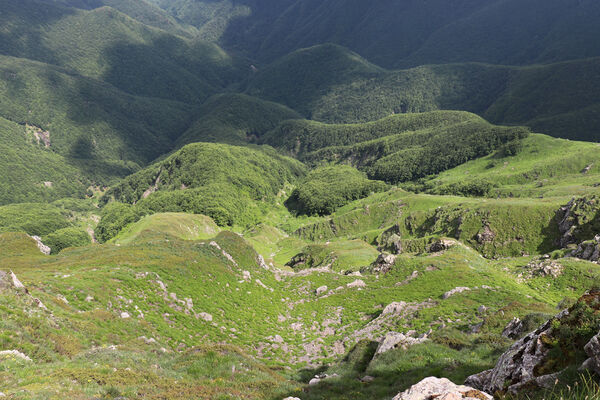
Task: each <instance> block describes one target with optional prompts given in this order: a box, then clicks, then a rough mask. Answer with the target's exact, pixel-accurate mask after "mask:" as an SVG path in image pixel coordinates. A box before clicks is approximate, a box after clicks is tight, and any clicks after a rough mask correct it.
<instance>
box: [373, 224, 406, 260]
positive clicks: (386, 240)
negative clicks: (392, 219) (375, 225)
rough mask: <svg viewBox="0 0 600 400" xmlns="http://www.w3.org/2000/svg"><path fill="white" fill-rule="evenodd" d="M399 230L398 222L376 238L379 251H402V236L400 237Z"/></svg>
mask: <svg viewBox="0 0 600 400" xmlns="http://www.w3.org/2000/svg"><path fill="white" fill-rule="evenodd" d="M400 232H401V231H400V225H398V224H396V225H394V226H392V227H391V228H389V229H388V230H386V231H384V232H383V233H382V234H381V236H380V237H379V239H378V243H379V246H378V249H379V251H381V252H388V253H392V254H400V253H402V238H401V237H400Z"/></svg>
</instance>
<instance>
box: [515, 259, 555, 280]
mask: <svg viewBox="0 0 600 400" xmlns="http://www.w3.org/2000/svg"><path fill="white" fill-rule="evenodd" d="M564 269H565V268H564V267H563V266H562V264H561V263H559V262H558V261H555V260H543V261H536V260H534V261H531V262H530V263H529V264H527V266H526V267H525V271H523V273H522V277H523V278H525V279H532V278H534V277H537V276H542V277H546V276H551V277H553V278H558V277H559V276H561V275H562V274H563V271H564Z"/></svg>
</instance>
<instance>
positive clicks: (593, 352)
mask: <svg viewBox="0 0 600 400" xmlns="http://www.w3.org/2000/svg"><path fill="white" fill-rule="evenodd" d="M599 301H600V291H592V292H589V293H587V294H586V295H584V296H583V297H582V298H581V299H579V301H578V303H577V304H575V305H574V306H573V307H571V308H570V309H568V310H564V311H562V312H561V313H559V314H558V315H557V316H555V317H554V318H552V319H550V320H548V321H547V322H546V323H544V324H543V325H542V326H540V327H539V328H538V329H536V330H535V331H533V332H531V333H529V334H528V335H526V336H525V337H523V338H522V339H520V340H518V341H517V342H516V343H515V344H513V345H512V346H511V347H510V348H509V349H508V350H507V351H506V352H505V353H504V354H503V355H502V356H501V357H500V359H499V360H498V363H497V364H496V366H495V367H494V368H492V369H490V370H487V371H483V372H481V373H479V374H476V375H472V376H470V377H469V378H467V380H466V381H465V384H467V385H471V386H473V387H475V388H477V389H480V390H483V391H486V392H489V393H496V392H501V393H505V392H508V393H517V392H518V391H519V390H520V389H522V388H523V387H528V388H535V387H540V388H549V387H552V385H554V382H555V380H556V379H557V377H558V375H559V374H560V373H561V372H562V371H560V370H557V369H558V368H557V365H562V364H563V363H564V361H565V360H564V359H561V362H557V355H556V354H551V352H550V350H551V348H553V347H559V348H561V346H572V344H573V343H577V341H581V340H584V342H585V341H587V340H588V338H585V337H583V338H582V337H576V336H572V337H571V336H564V330H562V331H561V330H560V329H559V330H556V329H555V328H554V327H555V326H558V327H560V326H565V327H568V326H572V325H579V324H581V321H579V318H580V315H586V312H584V311H581V310H582V309H584V307H592V308H593V310H592V314H594V310H596V311H595V312H597V309H598V302H599ZM586 318H587V317H586ZM598 322H600V320H598V321H596V322H595V323H593V324H597V323H598ZM585 323H592V322H589V321H587V320H586V322H585ZM520 325H522V322H521V321H519V320H518V319H515V320H513V321H512V322H511V323H510V324H509V325H508V326H507V328H506V329H505V332H506V334H507V335H509V334H510V335H512V336H514V335H515V334H516V332H517V330H518V328H519V326H520ZM567 331H568V329H567ZM576 351H577V350H576ZM579 351H585V354H586V355H587V356H588V360H587V361H586V362H585V363H584V364H583V365H582V366H581V367H582V368H587V369H590V370H593V371H597V372H600V368H599V366H600V333H599V334H598V335H596V336H594V337H593V338H592V339H591V340H589V341H588V342H587V344H586V345H585V347H583V349H580V350H579ZM558 357H570V356H569V355H566V354H565V355H564V356H558Z"/></svg>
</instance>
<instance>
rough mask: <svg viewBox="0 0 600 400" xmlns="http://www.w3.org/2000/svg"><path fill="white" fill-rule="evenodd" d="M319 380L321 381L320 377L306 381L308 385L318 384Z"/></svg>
mask: <svg viewBox="0 0 600 400" xmlns="http://www.w3.org/2000/svg"><path fill="white" fill-rule="evenodd" d="M319 382H321V379H320V378H312V379H311V380H310V382H308V384H309V385H310V386H314V385H318V384H319Z"/></svg>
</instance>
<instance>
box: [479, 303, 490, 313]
mask: <svg viewBox="0 0 600 400" xmlns="http://www.w3.org/2000/svg"><path fill="white" fill-rule="evenodd" d="M487 310H488V308H487V307H486V306H484V305H483V304H482V305H480V306H479V307H477V312H478V313H479V314H485V313H486V312H487Z"/></svg>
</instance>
